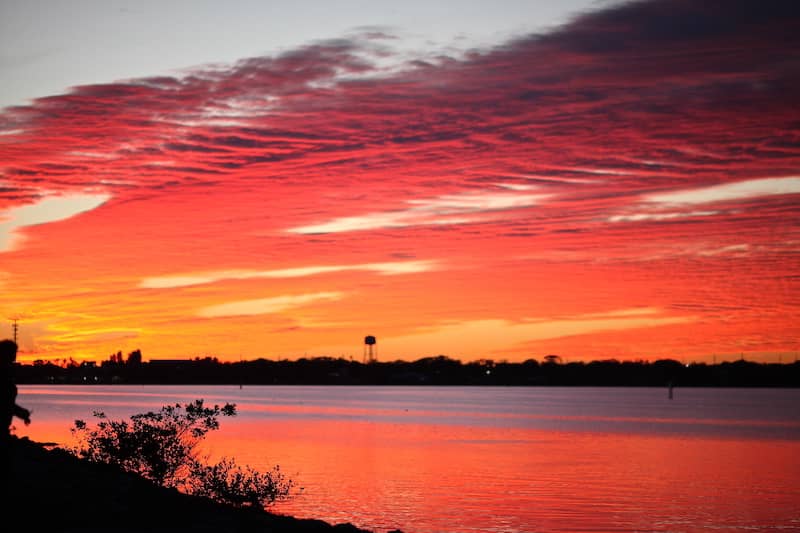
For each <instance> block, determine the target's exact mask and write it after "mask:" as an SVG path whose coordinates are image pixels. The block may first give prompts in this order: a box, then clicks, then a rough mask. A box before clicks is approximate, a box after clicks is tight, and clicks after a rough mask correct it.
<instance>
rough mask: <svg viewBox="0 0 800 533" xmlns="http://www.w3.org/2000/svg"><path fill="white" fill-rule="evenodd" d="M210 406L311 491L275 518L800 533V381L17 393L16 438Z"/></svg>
mask: <svg viewBox="0 0 800 533" xmlns="http://www.w3.org/2000/svg"><path fill="white" fill-rule="evenodd" d="M200 398H202V399H204V400H205V402H206V403H210V404H214V403H217V404H223V403H225V402H232V403H235V404H236V405H237V408H238V411H239V414H238V416H236V417H233V418H223V419H222V420H221V426H220V429H219V430H218V431H216V432H212V433H211V434H209V436H208V438H207V440H206V447H207V451H208V452H209V453H210V454H211V455H212V456H223V455H224V456H229V457H233V458H235V459H236V461H237V462H238V463H239V464H241V465H250V466H253V467H257V468H265V469H267V468H270V467H272V466H274V465H280V467H281V470H282V471H283V472H284V473H285V474H287V475H288V476H289V477H291V478H293V479H294V480H295V481H296V484H297V485H298V486H301V487H303V491H302V493H301V494H300V495H299V496H297V497H296V498H294V499H293V500H291V501H289V502H284V503H280V504H276V505H275V506H274V507H273V508H272V509H271V510H272V511H273V512H278V513H284V514H291V515H294V516H298V517H309V518H319V519H323V520H326V521H329V522H333V523H338V522H351V523H353V524H355V525H357V526H359V527H363V528H366V529H371V530H373V531H376V532H380V533H383V532H385V531H388V530H390V529H395V528H398V529H401V530H402V531H404V532H405V533H459V532H465V533H466V532H487V533H489V532H508V533H511V532H539V531H542V532H545V531H559V532H561V531H592V532H602V531H616V532H619V531H637V532H639V531H671V532H678V531H681V532H682V531H715V532H716V531H742V530H756V531H775V530H794V531H798V530H800V390H785V389H775V390H773V389H675V394H674V398H673V399H672V400H670V399H668V396H667V390H666V389H654V388H545V387H535V388H534V387H531V388H500V387H498V388H494V387H485V388H484V387H307V386H295V387H289V386H287V387H278V386H245V387H244V388H239V387H238V386H121V385H115V386H74V385H73V386H44V385H43V386H30V385H27V386H21V387H20V397H19V403H20V404H22V405H23V406H26V407H28V408H31V409H32V410H33V423H32V424H31V425H30V426H27V427H26V426H23V425H22V424H17V431H16V432H17V434H18V435H27V436H29V437H30V438H32V439H33V440H37V441H55V442H58V443H61V444H70V443H71V436H70V433H69V428H70V426H71V425H72V421H73V420H74V419H76V418H81V419H84V420H86V421H87V422H88V421H92V420H94V419H93V418H92V411H93V410H104V411H105V412H106V414H107V415H109V416H110V417H111V418H122V417H127V416H129V415H131V414H134V413H139V412H144V411H150V410H157V409H159V408H160V407H161V406H162V405H166V404H169V403H175V402H187V401H192V400H195V399H200Z"/></svg>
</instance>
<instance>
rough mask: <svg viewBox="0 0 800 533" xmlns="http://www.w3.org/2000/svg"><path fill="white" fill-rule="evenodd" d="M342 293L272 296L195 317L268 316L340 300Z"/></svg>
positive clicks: (227, 305)
mask: <svg viewBox="0 0 800 533" xmlns="http://www.w3.org/2000/svg"><path fill="white" fill-rule="evenodd" d="M343 297H344V293H343V292H337V291H331V292H315V293H310V294H296V295H288V296H273V297H270V298H258V299H254V300H240V301H236V302H228V303H223V304H217V305H210V306H207V307H203V308H202V309H199V310H198V311H197V316H199V317H202V318H217V317H231V316H250V315H268V314H273V313H280V312H282V311H287V310H289V309H294V308H296V307H303V306H305V305H308V304H312V303H315V302H320V301H333V300H340V299H342V298H343Z"/></svg>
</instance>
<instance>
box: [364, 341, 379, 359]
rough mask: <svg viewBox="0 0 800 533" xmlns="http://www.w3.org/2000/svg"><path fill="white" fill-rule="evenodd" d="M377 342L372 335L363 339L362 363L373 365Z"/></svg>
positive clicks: (376, 356) (376, 354)
mask: <svg viewBox="0 0 800 533" xmlns="http://www.w3.org/2000/svg"><path fill="white" fill-rule="evenodd" d="M376 343H377V340H376V339H375V337H374V336H372V335H367V336H366V337H364V362H365V363H374V362H375V361H376V360H377V358H378V347H377V346H376Z"/></svg>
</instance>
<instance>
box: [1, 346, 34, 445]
mask: <svg viewBox="0 0 800 533" xmlns="http://www.w3.org/2000/svg"><path fill="white" fill-rule="evenodd" d="M16 359H17V343H16V342H14V341H12V340H8V339H6V340H2V341H0V387H2V392H0V394H2V404H3V405H2V410H3V413H2V415H3V427H2V429H0V431H2V435H0V439H2V446H3V453H4V454H5V453H6V452H7V449H8V446H9V440H10V439H11V423H12V422H13V420H14V417H17V418H19V419H20V420H22V421H23V422H25V425H26V426H27V425H28V424H30V423H31V412H30V411H29V410H27V409H25V408H24V407H22V406H20V405H18V404H17V384H16V382H15V381H14V361H16Z"/></svg>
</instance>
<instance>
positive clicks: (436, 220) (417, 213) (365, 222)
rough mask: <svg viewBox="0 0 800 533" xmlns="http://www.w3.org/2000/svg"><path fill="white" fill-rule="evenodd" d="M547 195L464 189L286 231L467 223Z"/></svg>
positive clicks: (544, 197)
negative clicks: (398, 207)
mask: <svg viewBox="0 0 800 533" xmlns="http://www.w3.org/2000/svg"><path fill="white" fill-rule="evenodd" d="M517 189H518V188H517ZM524 190H528V189H527V188H525V189H524ZM550 197H551V195H550V194H544V193H530V192H520V190H515V191H513V192H506V191H503V192H475V191H468V192H464V193H458V194H448V195H443V196H439V197H435V198H423V199H410V200H406V203H407V204H409V205H410V206H411V207H409V208H407V209H402V210H396V211H385V212H375V213H367V214H364V215H356V216H350V217H340V218H336V219H333V220H329V221H327V222H323V223H320V224H311V225H308V226H298V227H294V228H290V229H289V230H287V231H289V232H290V233H300V234H325V233H341V232H347V231H363V230H373V229H381V228H405V227H410V226H425V225H454V224H467V223H470V222H474V221H477V220H481V221H485V220H493V219H495V218H501V217H503V215H502V214H500V213H501V212H503V211H509V210H513V209H522V208H527V207H531V206H534V205H536V204H538V203H541V202H542V201H544V200H546V199H548V198H550ZM474 215H481V216H480V217H477V216H474Z"/></svg>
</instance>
